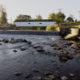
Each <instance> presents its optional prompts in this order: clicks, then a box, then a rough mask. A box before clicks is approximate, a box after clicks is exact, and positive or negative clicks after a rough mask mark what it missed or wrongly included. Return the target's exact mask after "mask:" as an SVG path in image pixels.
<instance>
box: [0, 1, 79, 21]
mask: <svg viewBox="0 0 80 80" xmlns="http://www.w3.org/2000/svg"><path fill="white" fill-rule="evenodd" d="M0 4H2V5H4V6H5V7H6V11H7V16H8V19H9V22H10V21H11V18H12V20H14V19H15V17H16V16H17V15H19V14H28V15H31V16H32V17H33V18H34V17H35V16H36V15H38V14H41V15H42V16H43V18H47V16H48V14H49V13H52V12H58V10H59V9H62V11H63V12H64V13H65V14H66V15H67V16H69V15H71V14H72V15H74V17H75V18H77V19H80V15H79V10H80V0H0Z"/></svg>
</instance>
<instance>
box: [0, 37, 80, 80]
mask: <svg viewBox="0 0 80 80" xmlns="http://www.w3.org/2000/svg"><path fill="white" fill-rule="evenodd" d="M6 37H7V36H6ZM79 49H80V42H75V41H68V40H62V39H60V38H59V37H57V38H56V37H55V38H54V37H47V36H46V37H42V36H41V37H40V36H38V37H36V36H35V37H32V36H31V37H30V36H27V37H24V38H21V37H20V38H18V37H16V38H14V37H10V38H9V37H8V38H4V37H3V38H0V80H67V79H68V80H80V75H79V74H80V59H79V58H80V50H79Z"/></svg>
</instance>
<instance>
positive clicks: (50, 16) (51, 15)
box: [48, 13, 56, 20]
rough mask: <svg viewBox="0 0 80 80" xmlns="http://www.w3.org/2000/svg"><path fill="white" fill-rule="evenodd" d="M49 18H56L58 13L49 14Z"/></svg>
mask: <svg viewBox="0 0 80 80" xmlns="http://www.w3.org/2000/svg"><path fill="white" fill-rule="evenodd" d="M48 19H52V20H56V14H55V13H51V14H49V16H48Z"/></svg>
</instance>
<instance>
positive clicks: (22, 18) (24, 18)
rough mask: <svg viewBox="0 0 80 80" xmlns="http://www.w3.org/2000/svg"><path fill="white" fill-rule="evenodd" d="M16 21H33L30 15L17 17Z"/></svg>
mask: <svg viewBox="0 0 80 80" xmlns="http://www.w3.org/2000/svg"><path fill="white" fill-rule="evenodd" d="M16 20H31V16H30V15H19V16H17V18H16Z"/></svg>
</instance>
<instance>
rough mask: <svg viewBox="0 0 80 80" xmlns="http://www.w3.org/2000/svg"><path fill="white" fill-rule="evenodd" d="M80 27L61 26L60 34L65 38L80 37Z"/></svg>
mask: <svg viewBox="0 0 80 80" xmlns="http://www.w3.org/2000/svg"><path fill="white" fill-rule="evenodd" d="M79 33H80V28H61V29H60V35H61V36H62V38H64V39H72V40H73V39H75V40H77V39H79V36H80V35H79Z"/></svg>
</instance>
